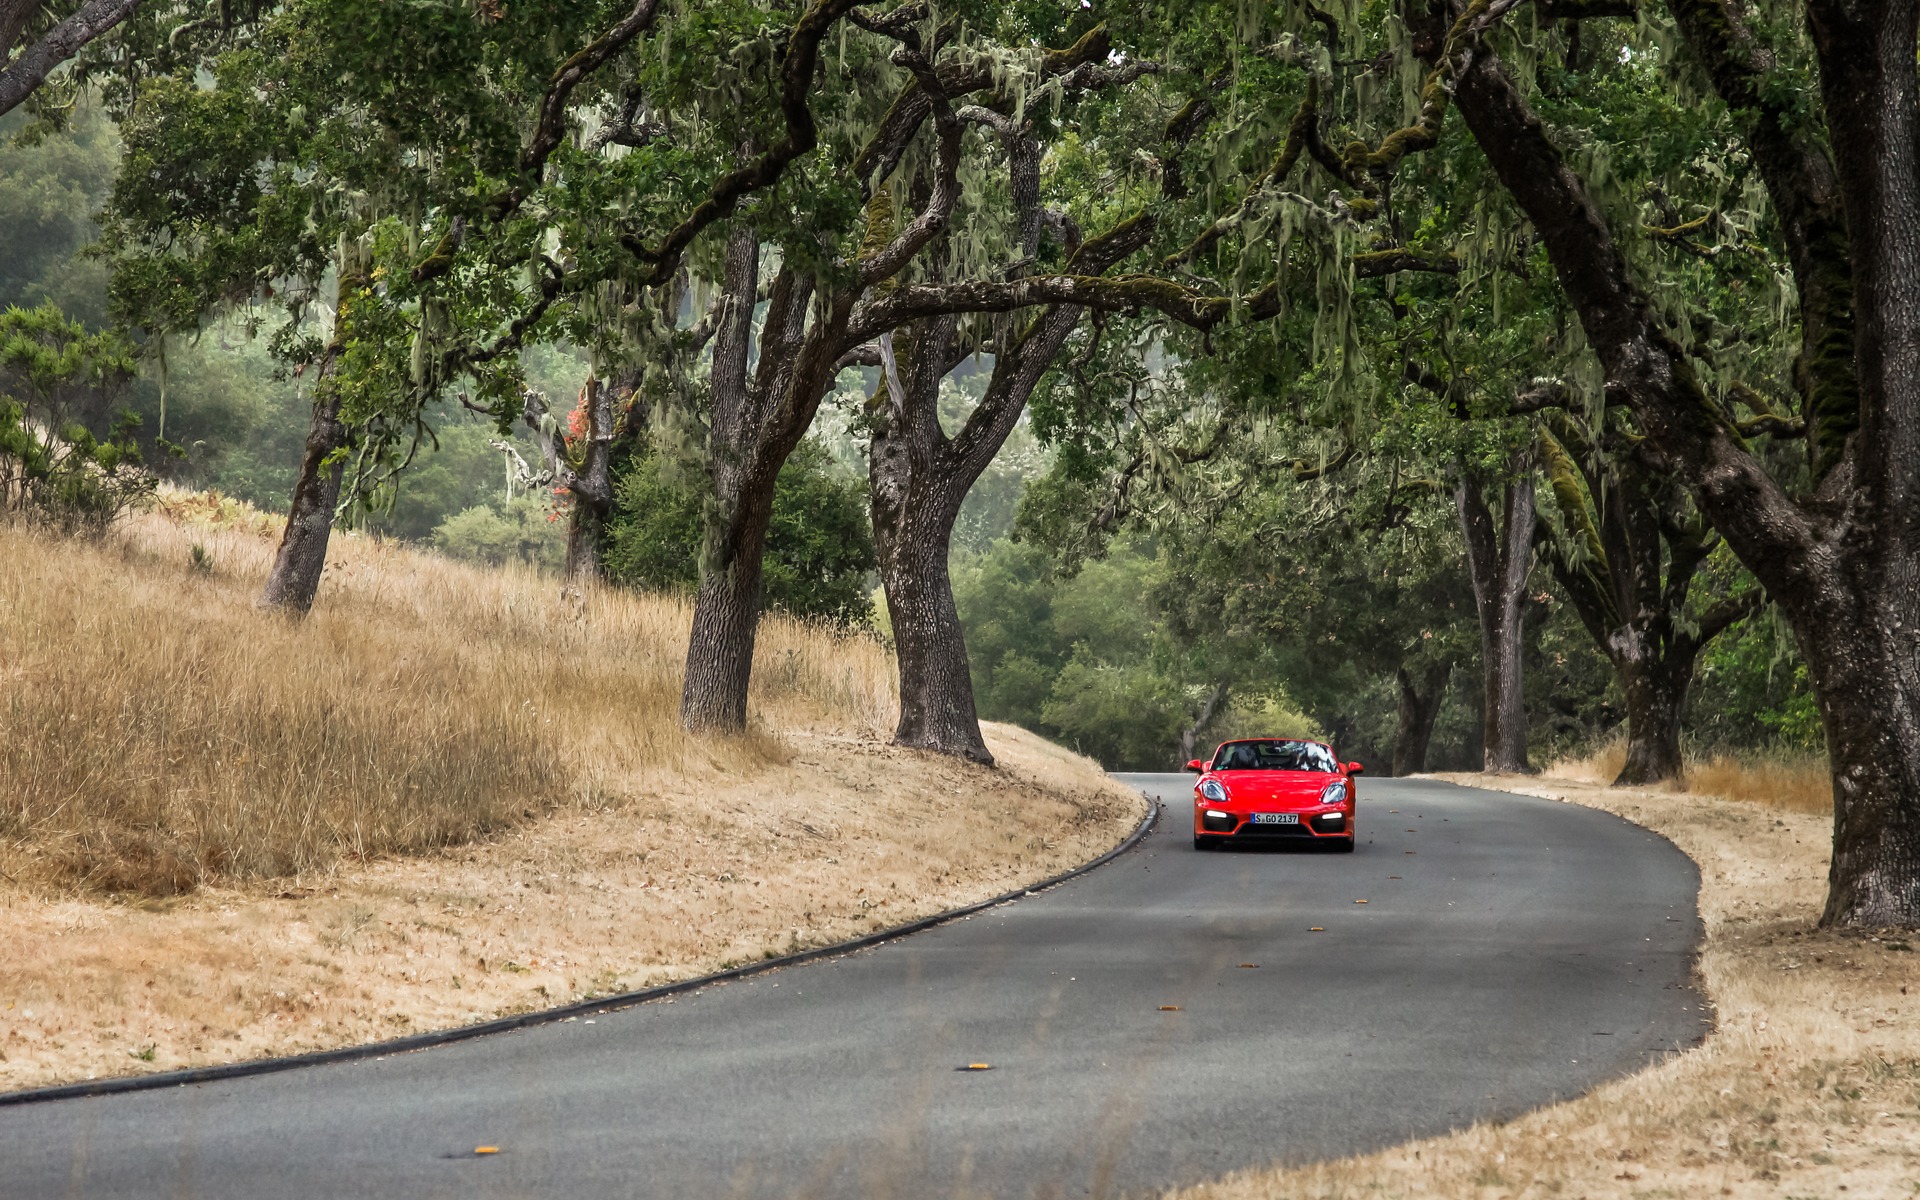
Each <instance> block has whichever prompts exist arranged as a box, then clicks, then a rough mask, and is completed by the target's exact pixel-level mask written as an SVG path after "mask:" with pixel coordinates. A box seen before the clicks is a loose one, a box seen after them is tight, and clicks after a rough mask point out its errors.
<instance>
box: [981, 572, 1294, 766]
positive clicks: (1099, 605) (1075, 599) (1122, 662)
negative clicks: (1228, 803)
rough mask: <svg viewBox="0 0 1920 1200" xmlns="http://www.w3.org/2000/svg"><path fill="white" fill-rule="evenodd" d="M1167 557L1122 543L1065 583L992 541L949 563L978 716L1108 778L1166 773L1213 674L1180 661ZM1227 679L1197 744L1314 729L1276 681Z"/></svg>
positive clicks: (1201, 662) (1200, 662)
mask: <svg viewBox="0 0 1920 1200" xmlns="http://www.w3.org/2000/svg"><path fill="white" fill-rule="evenodd" d="M1163 559H1164V556H1163V555H1162V554H1160V553H1159V552H1156V550H1155V549H1154V548H1153V547H1152V545H1151V544H1150V543H1134V542H1123V543H1121V544H1119V545H1116V546H1115V547H1114V548H1113V549H1112V551H1111V552H1110V553H1109V554H1107V555H1106V556H1105V557H1104V558H1101V559H1099V560H1096V561H1092V562H1088V563H1086V564H1085V565H1084V566H1083V567H1082V569H1081V570H1080V571H1078V572H1077V573H1075V574H1073V575H1071V576H1069V575H1066V574H1064V573H1061V572H1058V571H1056V570H1055V569H1054V568H1053V566H1052V563H1051V561H1050V556H1049V555H1048V554H1047V553H1046V552H1045V551H1044V550H1042V549H1040V548H1039V547H1036V546H1034V545H1031V544H1028V543H1020V542H1012V541H1008V540H1005V539H1001V540H997V541H994V542H992V543H991V544H989V546H988V547H987V548H986V549H985V550H983V551H981V552H978V553H973V554H962V555H958V556H956V560H955V563H954V599H955V602H956V603H957V604H958V606H959V609H960V617H961V621H962V623H963V624H964V625H965V627H966V633H967V651H968V655H969V657H970V658H971V660H972V664H973V677H974V684H975V689H976V700H977V703H978V705H979V708H980V713H981V715H982V716H984V717H986V718H987V719H989V720H997V721H1011V722H1013V723H1015V724H1019V725H1024V726H1026V727H1027V728H1029V729H1034V730H1037V731H1039V732H1041V733H1044V734H1046V735H1047V736H1050V737H1055V738H1058V739H1060V740H1061V741H1063V742H1066V743H1067V744H1069V745H1071V746H1073V747H1074V748H1075V749H1077V750H1079V751H1080V752H1081V753H1084V754H1089V755H1092V756H1094V757H1095V758H1098V759H1099V760H1100V761H1101V762H1102V763H1103V764H1105V765H1106V766H1107V767H1109V768H1110V769H1114V770H1164V769H1166V768H1167V767H1169V766H1170V765H1171V764H1173V762H1174V760H1175V758H1176V757H1177V754H1178V749H1179V744H1180V738H1181V735H1182V733H1184V732H1185V731H1186V730H1187V729H1188V728H1189V727H1190V726H1192V725H1193V724H1194V723H1195V721H1196V719H1197V718H1198V716H1199V715H1200V712H1201V710H1202V709H1203V707H1204V706H1205V705H1206V703H1207V699H1208V696H1209V695H1210V694H1211V693H1212V692H1213V690H1214V688H1215V687H1216V686H1217V685H1218V684H1219V683H1220V682H1221V681H1222V677H1220V676H1218V675H1215V674H1212V673H1210V672H1211V671H1212V670H1213V669H1215V668H1216V667H1217V664H1214V663H1210V662H1208V661H1207V660H1206V658H1205V657H1204V656H1196V655H1193V654H1191V653H1183V652H1182V649H1181V647H1180V643H1179V640H1178V638H1177V637H1176V636H1175V635H1174V632H1173V628H1172V624H1173V623H1172V621H1171V620H1170V618H1169V615H1168V613H1167V611H1166V609H1165V607H1164V605H1165V600H1166V597H1167V595H1168V586H1169V584H1168V579H1167V568H1166V564H1165V562H1164V560H1163ZM1228 678H1231V679H1233V680H1234V681H1236V682H1240V683H1242V684H1243V686H1244V687H1245V691H1244V694H1241V695H1239V698H1238V699H1237V700H1235V701H1234V702H1233V703H1232V704H1229V705H1227V706H1226V707H1224V708H1222V709H1220V710H1219V711H1217V712H1216V713H1215V714H1214V719H1213V720H1212V721H1211V722H1209V723H1208V724H1206V725H1205V726H1204V727H1203V728H1202V730H1201V731H1200V733H1201V736H1203V737H1206V736H1212V737H1224V736H1228V734H1227V733H1226V732H1224V731H1226V730H1237V731H1241V732H1271V733H1279V734H1290V733H1294V732H1305V731H1309V730H1314V729H1317V726H1316V725H1315V724H1314V722H1312V721H1311V720H1310V719H1309V718H1307V717H1306V716H1305V715H1304V714H1302V713H1300V712H1299V711H1298V709H1297V708H1296V707H1295V706H1294V705H1293V704H1292V702H1291V701H1290V699H1289V698H1288V696H1287V695H1286V693H1285V691H1284V689H1282V688H1281V687H1279V686H1277V681H1276V680H1275V679H1273V678H1272V677H1256V676H1255V675H1253V674H1252V673H1248V674H1244V675H1233V676H1230V677H1228Z"/></svg>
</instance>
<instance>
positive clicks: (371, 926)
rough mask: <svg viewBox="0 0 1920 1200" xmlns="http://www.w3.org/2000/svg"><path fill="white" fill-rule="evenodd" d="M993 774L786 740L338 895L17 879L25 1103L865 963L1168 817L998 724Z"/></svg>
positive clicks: (0, 896) (320, 883)
mask: <svg viewBox="0 0 1920 1200" xmlns="http://www.w3.org/2000/svg"><path fill="white" fill-rule="evenodd" d="M987 738H988V742H989V745H990V746H991V748H992V750H993V752H994V754H995V755H996V756H997V757H998V758H999V762H1000V767H999V769H997V770H986V769H983V768H979V767H974V766H970V765H967V764H962V763H959V762H956V761H953V760H950V759H945V758H941V757H939V756H934V755H926V754H920V753H914V752H908V751H902V750H899V749H896V748H894V747H892V746H890V745H887V744H886V743H885V742H883V741H881V740H879V739H877V738H874V737H871V736H869V737H864V738H860V737H844V736H843V737H836V736H831V735H826V734H821V733H817V732H815V733H808V732H790V733H783V734H781V735H780V740H781V741H782V742H783V743H784V745H785V746H786V747H787V749H788V751H789V752H790V755H791V757H790V758H788V760H787V761H786V762H785V763H774V764H767V763H761V764H759V765H755V766H752V767H750V768H748V769H746V770H745V771H744V772H739V771H736V770H733V769H731V767H730V764H722V763H718V762H715V763H711V764H709V765H708V766H707V767H706V768H705V769H701V770H696V771H693V772H691V773H689V774H688V775H686V776H685V777H683V778H681V779H680V780H678V781H677V783H676V785H675V786H673V787H671V788H660V789H656V790H655V791H653V792H652V793H651V794H642V795H638V796H635V797H632V798H629V799H626V800H624V801H622V802H620V803H619V804H617V805H614V806H611V807H606V808H594V807H591V805H592V803H593V802H592V801H577V802H572V803H569V804H565V805H562V806H561V807H559V808H557V809H555V810H554V811H553V812H552V813H550V814H549V815H547V816H545V817H542V818H539V819H537V820H533V821H531V822H529V823H527V824H524V825H522V826H520V827H518V828H516V829H515V830H513V831H512V832H510V833H507V834H504V835H502V836H499V837H497V838H494V839H492V840H487V841H481V842H476V843H469V844H466V845H461V846H456V847H453V848H450V849H447V850H444V851H439V852H435V853H430V854H426V855H422V856H408V857H392V858H387V859H376V860H374V861H372V862H370V863H367V864H364V865H360V864H348V865H342V866H341V867H339V868H338V869H337V870H334V871H331V872H328V873H326V874H325V875H324V876H321V877H317V878H307V879H302V880H300V881H298V882H297V883H288V882H286V881H280V882H272V881H269V882H267V883H264V884H261V885H259V886H258V887H254V888H220V887H206V888H202V889H199V890H197V891H194V892H191V893H189V894H187V895H185V896H181V897H174V898H166V899H149V900H145V901H125V900H123V901H114V900H111V899H103V898H98V897H88V896H86V895H75V894H71V893H69V894H59V893H46V892H44V891H36V890H30V889H27V888H24V887H20V886H16V885H14V884H10V883H8V882H7V881H6V880H5V879H4V878H0V962H4V963H5V964H6V968H5V970H4V971H0V1090H14V1089H19V1088H28V1087H35V1086H41V1085H47V1084H53V1083H60V1082H67V1081H73V1080H80V1079H92V1078H96V1077H106V1076H113V1075H126V1074H131V1073H137V1072H149V1071H164V1070H169V1069H174V1068H179V1067H185V1066H194V1065H201V1064H207V1063H220V1062H230V1061H235V1060H241V1059H248V1058H254V1057H259V1056H264V1055H279V1054H289V1053H297V1052H301V1051H307V1050H316V1049H321V1048H326V1047H333V1046H341V1045H347V1044H352V1043H359V1042H367V1041H374V1040H378V1039H382V1038H389V1037H393V1036H396V1035H400V1034H405V1033H410V1032H415V1031H421V1030H429V1029H441V1028H448V1027H453V1026H458V1025H462V1024H467V1023H472V1022H476V1021H483V1020H487V1019H490V1018H493V1017H497V1016H500V1015H503V1014H507V1013H514V1012H522V1011H527V1010H531V1009H538V1008H546V1007H551V1006H553V1005H557V1004H560V1003H564V1002H566V1001H570V1000H575V999H586V998H591V997H594V996H597V995H607V994H611V993H616V992H621V991H627V990H632V989H635V988H641V987H646V986H649V985H652V984H657V983H664V982H668V981H671V980H675V979H683V978H688V977H691V976H696V975H700V974H704V973H707V972H710V971H713V970H716V969H721V968H725V967H728V966H731V965H735V964H738V963H742V962H747V961H752V960H755V959H759V958H763V957H765V958H771V957H774V956H777V955H779V954H783V953H787V952H790V951H793V950H798V949H801V948H804V947H809V946H816V945H823V944H828V943H832V942H837V941H842V940H845V939H846V938H849V937H852V936H857V935H860V934H865V933H868V932H871V931H873V930H877V929H881V928H885V927H887V926H891V925H897V924H899V923H901V922H904V921H907V920H910V919H913V918H915V917H919V916H924V915H927V914H930V913H935V912H939V911H941V910H944V909H947V908H950V907H953V906H956V905H959V904H963V903H966V902H969V901H973V900H979V899H984V898H986V897H988V896H992V895H995V894H997V893H1000V892H1002V891H1006V890H1009V889H1011V888H1013V887H1016V886H1018V885H1020V884H1022V883H1030V882H1033V881H1037V880H1040V879H1043V878H1046V877H1048V876H1050V875H1053V874H1056V873H1058V872H1060V871H1062V870H1065V869H1067V868H1070V867H1072V866H1075V865H1077V864H1079V863H1082V862H1085V861H1087V860H1088V859H1091V858H1094V857H1096V856H1098V855H1099V854H1101V853H1103V852H1104V851H1105V850H1107V849H1108V848H1109V847H1111V846H1112V845H1114V844H1115V843H1116V842H1118V841H1119V840H1120V839H1121V838H1123V837H1124V836H1125V835H1126V834H1127V832H1129V831H1130V830H1131V829H1132V828H1133V826H1134V825H1135V824H1136V823H1137V822H1138V821H1139V820H1140V818H1141V817H1142V816H1143V815H1144V814H1145V807H1144V801H1143V800H1142V799H1141V798H1140V797H1139V795H1138V794H1137V793H1134V792H1132V791H1130V790H1128V789H1125V788H1122V787H1120V786H1119V785H1117V784H1114V783H1112V782H1111V781H1109V780H1108V779H1107V778H1106V777H1105V775H1103V774H1102V773H1101V771H1100V769H1099V768H1098V766H1096V765H1095V764H1094V763H1092V762H1091V761H1089V760H1087V759H1084V758H1080V757H1079V756H1077V755H1073V754H1070V753H1068V752H1066V751H1064V750H1061V749H1059V748H1057V747H1054V746H1052V745H1050V744H1048V743H1046V742H1044V741H1042V740H1041V739H1039V738H1037V737H1034V736H1033V735H1031V734H1028V733H1026V732H1024V731H1022V730H1019V729H1015V728H1012V727H1005V726H988V730H987Z"/></svg>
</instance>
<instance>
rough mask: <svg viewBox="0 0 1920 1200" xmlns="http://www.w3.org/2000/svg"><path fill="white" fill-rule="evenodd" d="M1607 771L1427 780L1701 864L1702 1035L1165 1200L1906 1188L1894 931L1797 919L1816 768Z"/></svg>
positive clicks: (1919, 1125)
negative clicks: (1363, 1151)
mask: <svg viewBox="0 0 1920 1200" xmlns="http://www.w3.org/2000/svg"><path fill="white" fill-rule="evenodd" d="M1618 768H1619V763H1618V762H1617V761H1614V762H1608V761H1607V760H1606V756H1605V755H1604V754H1602V755H1600V756H1596V759H1595V760H1592V761H1586V762H1580V763H1573V764H1568V765H1566V766H1565V767H1563V768H1560V769H1556V770H1551V771H1549V772H1548V773H1547V774H1546V775H1545V776H1542V777H1535V778H1521V777H1515V776H1486V775H1446V776H1442V777H1441V778H1445V779H1449V780H1451V781H1453V782H1457V783H1462V784H1467V785H1470V786H1475V787H1488V788H1496V789H1502V790H1506V791H1514V792H1520V793H1523V794H1527V795H1536V796H1545V797H1549V798H1553V799H1559V800H1564V801H1567V802H1570V803H1576V804H1586V805H1590V806H1592V807H1595V808H1602V809H1605V810H1607V811H1609V812H1614V813H1618V814H1619V815H1621V816H1623V817H1626V818H1627V819H1629V820H1632V821H1636V822H1638V823H1639V824H1641V825H1644V826H1646V827H1647V828H1649V829H1652V830H1655V831H1657V832H1659V833H1661V834H1663V835H1665V836H1666V837H1668V838H1671V839H1672V840H1673V841H1674V842H1675V844H1677V845H1678V846H1679V847H1680V848H1681V849H1682V850H1684V851H1685V852H1686V853H1687V854H1688V855H1690V856H1691V857H1692V858H1693V859H1694V861H1695V862H1697V863H1698V864H1699V865H1700V876H1701V883H1700V914H1701V916H1702V918H1703V919H1704V922H1705V926H1706V939H1705V942H1704V945H1703V946H1702V950H1701V956H1700V974H1701V977H1702V980H1703V982H1704V985H1705V987H1706V989H1707V991H1708V993H1709V994H1710V995H1711V996H1712V997H1713V1002H1714V1006H1715V1009H1716V1017H1717V1020H1718V1024H1717V1026H1716V1028H1715V1030H1714V1032H1713V1033H1712V1035H1711V1036H1709V1037H1708V1039H1707V1041H1706V1043H1705V1044H1704V1045H1703V1046H1701V1047H1700V1048H1699V1049H1697V1050H1694V1051H1692V1052H1690V1053H1687V1054H1684V1055H1680V1056H1678V1057H1676V1058H1674V1059H1673V1060H1671V1061H1669V1062H1666V1063H1663V1064H1661V1065H1658V1066H1656V1067H1653V1068H1651V1069H1649V1070H1647V1071H1644V1072H1641V1073H1640V1074H1638V1075H1635V1076H1632V1077H1631V1078H1628V1079H1623V1080H1620V1081H1618V1082H1616V1083H1612V1084H1608V1085H1607V1086H1605V1087H1602V1088H1600V1089H1598V1090H1597V1091H1594V1092H1593V1093H1591V1094H1589V1095H1587V1096H1585V1097H1583V1098H1581V1099H1579V1100H1575V1101H1572V1102H1570V1103H1567V1104H1560V1105H1555V1106H1553V1107H1550V1108H1546V1109H1542V1110H1539V1111H1537V1112H1534V1113H1530V1114H1528V1115H1526V1116H1524V1117H1521V1118H1519V1119H1517V1120H1514V1121H1511V1122H1509V1123H1506V1124H1503V1125H1483V1126H1476V1127H1474V1128H1472V1129H1469V1130H1466V1131H1464V1132H1461V1133H1459V1134H1455V1135H1453V1136H1450V1137H1442V1138H1432V1139H1429V1140H1426V1141H1421V1142H1414V1143H1411V1144H1408V1145H1405V1146H1400V1147H1396V1148H1394V1149H1392V1150H1388V1151H1384V1152H1382V1153H1379V1154H1374V1155H1368V1156H1365V1157H1360V1158H1354V1159H1347V1160H1343V1161H1340V1162H1334V1163H1327V1164H1323V1165H1320V1166H1313V1167H1306V1168H1301V1169H1291V1170H1273V1171H1261V1172H1250V1173H1244V1174H1241V1175H1237V1176H1234V1177H1232V1178H1229V1179H1226V1180H1223V1181H1221V1182H1218V1183H1214V1184H1208V1185H1206V1186H1203V1187H1198V1188H1194V1189H1191V1190H1189V1191H1186V1192H1183V1193H1180V1195H1181V1196H1182V1197H1183V1198H1184V1200H1252V1198H1254V1197H1261V1198H1267V1197H1283V1196H1284V1197H1289V1198H1293V1200H1322V1198H1324V1200H1332V1198H1335V1197H1339V1198H1343V1200H1344V1198H1349V1197H1382V1198H1385V1197H1476V1198H1484V1200H1497V1198H1499V1200H1507V1198H1510V1200H1522V1198H1539V1200H1546V1198H1548V1197H1553V1198H1556V1200H1557V1198H1567V1197H1623V1198H1624V1197H1635V1198H1639V1197H1696V1196H1699V1197H1714V1196H1734V1197H1754V1198H1759V1197H1766V1198H1768V1200H1786V1198H1789V1197H1795V1198H1808V1200H1811V1198H1812V1197H1827V1198H1832V1197H1842V1196H1872V1197H1893V1196H1913V1195H1915V1194H1916V1193H1920V954H1916V953H1915V952H1914V951H1915V946H1914V944H1913V942H1912V940H1910V939H1909V938H1908V937H1907V936H1906V935H1901V934H1881V935H1876V934H1871V933H1857V934H1856V933H1844V934H1843V933H1834V932H1823V931H1820V930H1817V929H1816V928H1815V927H1814V926H1815V922H1816V921H1817V919H1818V917H1819V914H1820V905H1821V903H1822V902H1823V900H1824V898H1825V894H1826V870H1827V855H1828V851H1829V848H1830V846H1831V829H1830V822H1831V820H1832V817H1831V797H1830V794H1829V793H1828V792H1827V791H1826V786H1825V775H1824V771H1823V769H1822V767H1821V765H1820V764H1812V765H1811V766H1805V765H1800V764H1794V763H1791V762H1788V763H1761V764H1758V765H1755V764H1742V763H1740V762H1738V761H1735V760H1731V759H1721V760H1718V761H1717V762H1708V763H1706V764H1702V765H1701V766H1698V767H1696V768H1695V770H1694V771H1693V773H1692V775H1691V787H1692V788H1693V789H1694V790H1692V791H1691V792H1688V793H1679V792H1670V791H1665V790H1654V789H1641V788H1612V787H1607V786H1605V785H1604V783H1603V782H1602V781H1604V780H1609V779H1612V778H1613V775H1614V773H1615V772H1616V771H1617V770H1618ZM1709 787H1711V788H1713V789H1714V791H1715V792H1717V793H1718V794H1709V792H1708V789H1709ZM1730 797H1731V798H1730Z"/></svg>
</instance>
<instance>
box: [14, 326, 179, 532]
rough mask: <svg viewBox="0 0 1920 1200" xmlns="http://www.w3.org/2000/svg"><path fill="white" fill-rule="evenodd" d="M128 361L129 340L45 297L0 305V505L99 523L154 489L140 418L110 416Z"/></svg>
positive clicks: (71, 525) (65, 520)
mask: <svg viewBox="0 0 1920 1200" xmlns="http://www.w3.org/2000/svg"><path fill="white" fill-rule="evenodd" d="M133 369H134V363H133V353H132V350H131V348H130V347H129V346H128V345H127V344H126V342H125V341H123V340H122V339H121V338H119V337H118V336H117V335H115V334H111V333H99V334H89V333H88V332H87V331H86V327H85V326H83V325H81V324H80V323H79V322H78V321H70V320H68V319H67V317H66V315H65V314H64V313H62V312H61V311H60V310H59V309H57V308H55V307H54V306H53V305H51V304H43V305H41V306H40V307H38V308H33V309H24V308H18V307H10V308H8V309H7V310H6V311H5V312H4V313H0V504H4V505H5V506H6V507H8V508H11V509H13V510H14V511H16V512H20V513H24V514H26V515H28V516H29V517H33V518H37V519H40V520H45V521H48V522H50V523H52V524H53V525H55V526H57V527H58V528H60V529H62V530H66V531H74V530H80V529H86V530H96V531H97V530H100V529H104V528H106V526H107V525H108V524H109V523H111V522H112V520H113V519H114V518H115V517H116V516H118V515H119V514H120V513H121V512H123V511H125V510H126V509H127V508H128V507H130V506H132V505H133V504H136V503H138V502H140V501H142V500H144V499H146V498H147V497H149V496H150V495H151V494H152V492H153V487H154V480H153V477H152V476H151V475H150V474H149V473H148V472H147V471H146V470H144V469H143V468H142V466H141V461H140V449H139V445H138V443H137V442H136V441H135V439H134V430H135V429H136V428H137V427H138V425H139V419H138V418H137V417H132V416H127V415H122V416H120V417H119V418H117V419H114V420H111V421H109V420H108V418H107V415H106V409H107V406H108V403H109V401H110V399H111V398H112V396H113V394H114V393H115V392H116V391H117V390H118V389H119V388H120V386H121V385H123V384H124V383H125V382H126V381H127V380H128V379H129V378H131V377H132V375H133ZM89 419H90V420H91V426H92V427H90V424H89ZM100 426H105V429H104V431H102V432H96V429H97V428H99V427H100Z"/></svg>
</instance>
